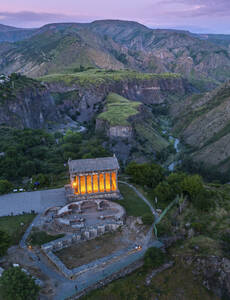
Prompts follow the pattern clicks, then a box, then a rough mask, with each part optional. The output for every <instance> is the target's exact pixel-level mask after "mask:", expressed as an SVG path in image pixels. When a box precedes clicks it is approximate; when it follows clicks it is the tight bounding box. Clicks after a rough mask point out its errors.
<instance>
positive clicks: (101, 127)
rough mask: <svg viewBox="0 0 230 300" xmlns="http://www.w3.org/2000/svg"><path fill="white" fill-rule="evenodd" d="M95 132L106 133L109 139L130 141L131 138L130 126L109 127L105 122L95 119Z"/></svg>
mask: <svg viewBox="0 0 230 300" xmlns="http://www.w3.org/2000/svg"><path fill="white" fill-rule="evenodd" d="M96 130H97V131H102V132H106V135H107V136H108V137H110V138H121V139H122V138H123V139H131V138H132V136H133V128H132V126H131V125H130V126H121V125H117V126H111V125H109V123H108V122H107V121H105V120H101V119H96Z"/></svg>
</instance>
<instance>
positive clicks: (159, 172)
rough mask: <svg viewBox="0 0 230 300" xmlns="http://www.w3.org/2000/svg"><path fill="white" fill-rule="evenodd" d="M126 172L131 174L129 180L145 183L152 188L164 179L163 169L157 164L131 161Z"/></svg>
mask: <svg viewBox="0 0 230 300" xmlns="http://www.w3.org/2000/svg"><path fill="white" fill-rule="evenodd" d="M126 173H127V174H129V175H130V176H131V180H132V181H133V182H135V183H137V184H140V185H147V186H148V187H150V188H154V187H156V186H157V185H158V183H159V182H161V181H162V180H163V179H164V169H163V168H162V167H161V166H160V165H157V164H153V163H152V164H148V163H145V164H137V163H136V162H131V163H130V164H129V165H128V166H127V168H126Z"/></svg>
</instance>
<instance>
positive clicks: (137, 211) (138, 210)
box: [116, 183, 151, 217]
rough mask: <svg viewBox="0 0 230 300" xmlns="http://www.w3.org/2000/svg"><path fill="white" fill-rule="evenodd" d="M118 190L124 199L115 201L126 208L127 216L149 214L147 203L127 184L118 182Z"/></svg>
mask: <svg viewBox="0 0 230 300" xmlns="http://www.w3.org/2000/svg"><path fill="white" fill-rule="evenodd" d="M119 190H120V192H121V194H122V196H123V197H124V199H122V200H119V201H116V202H118V203H119V204H120V205H122V206H123V207H124V208H125V209H126V213H127V215H128V216H134V217H139V216H143V215H145V214H149V213H150V214H151V211H150V209H149V207H148V205H147V204H146V203H145V202H144V201H143V200H142V199H141V198H139V197H138V196H137V194H136V193H135V192H134V191H133V190H132V189H131V188H130V187H129V186H127V185H125V184H122V183H120V184H119Z"/></svg>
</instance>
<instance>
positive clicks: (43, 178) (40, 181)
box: [33, 174, 50, 187]
mask: <svg viewBox="0 0 230 300" xmlns="http://www.w3.org/2000/svg"><path fill="white" fill-rule="evenodd" d="M33 184H34V185H35V186H39V187H44V186H49V184H50V180H49V177H48V176H47V175H44V174H38V175H35V176H33Z"/></svg>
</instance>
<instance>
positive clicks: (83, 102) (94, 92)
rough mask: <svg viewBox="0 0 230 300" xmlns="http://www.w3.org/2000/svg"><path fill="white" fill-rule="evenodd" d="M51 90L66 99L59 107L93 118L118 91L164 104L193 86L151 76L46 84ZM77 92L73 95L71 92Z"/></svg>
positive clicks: (75, 115) (72, 114) (81, 118)
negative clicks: (90, 82) (139, 78)
mask: <svg viewBox="0 0 230 300" xmlns="http://www.w3.org/2000/svg"><path fill="white" fill-rule="evenodd" d="M47 89H48V90H49V91H50V93H51V94H59V95H60V96H61V97H62V98H63V101H62V102H61V103H58V104H57V109H58V110H59V111H60V112H61V113H62V114H66V112H67V113H68V115H69V116H70V117H73V118H74V119H76V120H77V121H80V122H84V121H86V122H88V121H90V120H91V119H92V118H93V117H94V116H95V115H96V114H97V113H99V112H101V111H102V109H103V107H104V104H105V98H106V96H107V95H108V94H109V93H110V92H113V93H117V94H119V95H121V96H123V97H125V98H127V99H130V100H134V101H140V102H142V103H144V104H162V103H166V102H168V101H169V102H170V101H172V100H170V96H172V95H178V96H184V95H185V94H187V93H189V92H190V91H191V90H192V87H191V85H190V84H189V83H188V82H187V81H186V80H184V79H183V78H180V77H179V78H165V79H162V78H161V79H152V80H138V79H129V78H127V79H125V80H113V81H111V80H110V81H108V82H105V83H102V84H100V85H87V86H82V85H80V84H79V83H78V82H75V83H73V84H71V85H65V84H64V82H61V83H60V82H56V83H55V82H54V83H49V84H47ZM71 94H72V95H74V96H71Z"/></svg>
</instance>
